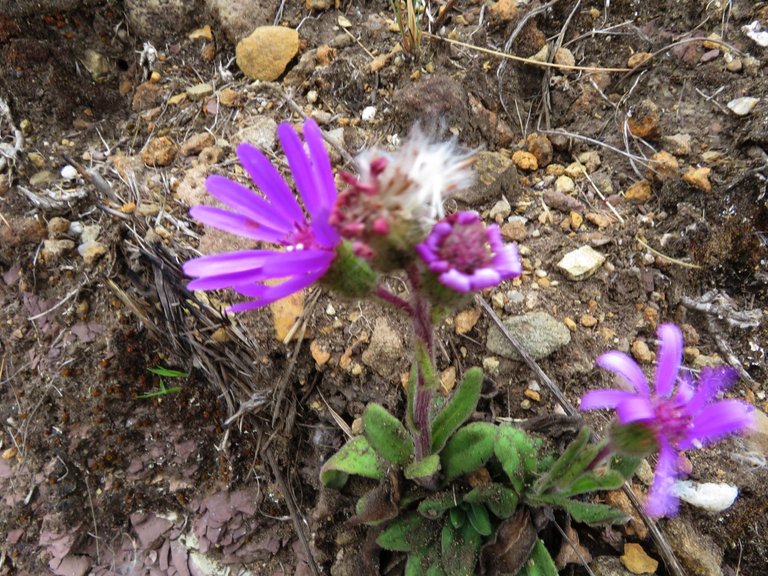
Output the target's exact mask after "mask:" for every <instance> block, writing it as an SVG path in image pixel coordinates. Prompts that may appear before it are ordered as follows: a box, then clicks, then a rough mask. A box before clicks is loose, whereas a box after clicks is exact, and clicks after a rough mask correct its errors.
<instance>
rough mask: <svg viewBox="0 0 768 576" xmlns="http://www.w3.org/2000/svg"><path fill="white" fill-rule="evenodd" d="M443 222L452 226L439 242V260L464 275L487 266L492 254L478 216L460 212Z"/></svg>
mask: <svg viewBox="0 0 768 576" xmlns="http://www.w3.org/2000/svg"><path fill="white" fill-rule="evenodd" d="M467 216H472V218H469V217H467ZM445 220H446V221H447V222H449V223H451V224H452V229H451V231H450V232H449V233H448V234H447V235H446V236H445V237H444V238H443V239H442V241H441V242H440V245H439V247H438V251H437V253H438V256H439V259H440V260H445V261H446V262H450V263H451V265H452V266H453V268H455V269H456V270H458V271H459V272H463V273H464V274H472V273H473V272H474V271H475V270H477V269H479V268H484V267H486V266H488V264H489V263H490V261H491V259H492V258H493V253H492V252H491V249H490V247H489V246H488V233H487V230H486V228H485V224H483V222H482V221H481V220H480V218H479V216H477V215H475V214H471V213H470V214H467V213H466V212H462V213H457V214H453V215H451V216H449V217H448V218H446V219H445Z"/></svg>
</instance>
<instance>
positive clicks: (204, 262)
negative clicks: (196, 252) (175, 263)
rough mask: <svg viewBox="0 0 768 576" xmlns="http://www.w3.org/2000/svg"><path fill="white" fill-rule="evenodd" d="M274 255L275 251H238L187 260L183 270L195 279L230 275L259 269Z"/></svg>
mask: <svg viewBox="0 0 768 576" xmlns="http://www.w3.org/2000/svg"><path fill="white" fill-rule="evenodd" d="M274 253H275V251H274V250H238V251H236V252H225V253H224V254H212V255H210V256H201V257H200V258H193V259H192V260H187V261H186V262H184V265H183V267H182V268H183V270H184V274H186V275H187V276H191V277H193V278H197V277H200V276H213V275H216V274H228V273H230V272H238V271H241V270H250V269H251V268H259V267H260V266H262V265H263V264H264V259H265V258H267V257H269V255H270V254H274Z"/></svg>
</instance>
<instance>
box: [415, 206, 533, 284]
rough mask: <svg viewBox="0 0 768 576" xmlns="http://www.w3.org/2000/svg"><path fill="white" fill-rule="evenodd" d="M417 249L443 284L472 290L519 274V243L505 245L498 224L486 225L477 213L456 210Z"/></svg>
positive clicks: (520, 269)
mask: <svg viewBox="0 0 768 576" xmlns="http://www.w3.org/2000/svg"><path fill="white" fill-rule="evenodd" d="M416 251H417V252H418V253H419V256H421V259H422V260H423V261H424V262H425V263H426V265H427V267H428V268H429V270H430V271H431V272H433V273H435V274H437V275H438V279H439V280H440V282H441V283H442V284H444V285H445V286H448V287H449V288H451V289H452V290H455V291H456V292H462V293H463V292H472V291H475V290H482V289H484V288H490V287H491V286H496V285H498V284H499V283H500V282H501V281H502V280H507V279H509V278H514V277H516V276H519V275H520V274H521V273H522V271H523V269H522V264H521V263H520V256H519V255H518V252H517V245H516V244H504V242H503V241H502V239H501V233H500V231H499V227H498V226H496V225H495V224H493V225H491V226H487V227H486V225H485V224H484V223H483V221H482V220H481V219H480V216H479V215H478V214H477V213H476V212H457V213H455V214H451V215H450V216H448V217H447V218H444V219H443V220H441V221H440V222H438V223H437V224H435V226H434V227H433V228H432V232H431V233H430V234H429V236H427V239H426V240H425V241H424V242H422V243H421V244H419V245H418V246H416Z"/></svg>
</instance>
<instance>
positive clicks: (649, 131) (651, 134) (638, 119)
mask: <svg viewBox="0 0 768 576" xmlns="http://www.w3.org/2000/svg"><path fill="white" fill-rule="evenodd" d="M659 120H661V113H660V112H659V107H658V106H656V104H654V103H653V102H651V101H650V100H643V101H641V102H640V103H639V104H638V105H637V106H635V107H634V108H633V109H632V115H631V116H630V117H629V118H628V120H627V124H628V125H629V131H630V132H632V135H633V136H637V137H638V138H650V139H653V138H656V137H657V136H658V135H659Z"/></svg>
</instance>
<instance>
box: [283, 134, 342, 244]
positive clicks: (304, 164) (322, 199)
mask: <svg viewBox="0 0 768 576" xmlns="http://www.w3.org/2000/svg"><path fill="white" fill-rule="evenodd" d="M277 135H278V137H279V138H280V142H281V144H282V145H283V150H284V151H285V157H286V159H287V160H288V165H289V166H290V167H291V174H292V175H293V179H294V181H295V182H296V188H297V189H298V191H299V194H300V195H301V199H302V200H303V201H304V206H306V208H307V212H308V213H309V216H310V220H311V222H312V230H313V231H314V232H315V237H316V238H317V239H318V241H320V243H321V244H323V245H324V246H334V245H336V244H337V243H338V240H339V235H338V233H337V232H336V231H335V230H334V228H333V227H332V226H331V225H330V223H329V222H328V218H329V216H330V213H331V208H332V206H329V205H328V204H327V203H326V196H327V194H326V193H325V192H324V191H323V188H324V186H325V184H324V178H325V177H324V176H322V175H321V174H320V171H318V170H316V165H315V164H314V163H313V158H310V157H308V156H307V154H306V152H305V151H304V145H303V144H302V143H301V140H300V139H299V136H298V134H296V132H295V131H294V129H293V127H291V125H290V124H288V123H285V122H284V123H283V124H280V126H278V127H277ZM320 145H321V146H322V142H321V143H320ZM323 150H325V149H324V148H323ZM328 170H330V166H328ZM331 178H333V175H331ZM334 194H335V188H334Z"/></svg>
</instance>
